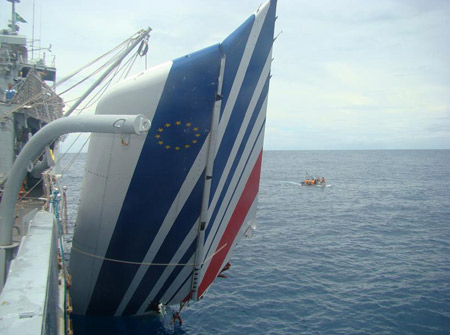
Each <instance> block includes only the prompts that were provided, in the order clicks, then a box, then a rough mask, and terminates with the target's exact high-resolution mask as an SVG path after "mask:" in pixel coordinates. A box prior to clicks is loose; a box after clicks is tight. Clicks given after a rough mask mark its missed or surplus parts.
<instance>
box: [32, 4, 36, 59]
mask: <svg viewBox="0 0 450 335" xmlns="http://www.w3.org/2000/svg"><path fill="white" fill-rule="evenodd" d="M35 11H36V1H35V0H33V28H32V30H31V59H32V60H33V59H34V13H35Z"/></svg>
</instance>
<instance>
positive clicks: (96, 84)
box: [64, 27, 152, 117]
mask: <svg viewBox="0 0 450 335" xmlns="http://www.w3.org/2000/svg"><path fill="white" fill-rule="evenodd" d="M150 31H152V28H150V27H148V28H147V29H145V30H142V31H141V32H140V35H139V36H138V37H137V38H136V40H135V41H134V42H133V43H132V44H131V45H130V46H129V47H128V48H127V49H125V50H124V51H123V52H122V54H120V56H119V57H118V59H117V60H116V61H115V62H114V63H113V64H112V65H111V66H110V67H109V68H108V69H107V70H106V71H105V72H104V73H103V74H102V75H101V76H100V77H99V78H98V79H97V80H96V81H95V82H94V83H93V84H92V85H91V87H89V89H88V90H87V91H86V92H84V94H83V95H82V96H81V97H80V98H79V99H78V100H77V101H76V102H75V103H74V104H73V105H72V107H70V108H69V110H68V111H67V112H66V113H64V116H65V117H66V116H69V115H70V114H72V112H73V111H74V110H75V109H76V108H77V107H78V106H79V105H80V104H81V103H82V102H83V100H84V99H86V97H87V96H88V95H89V94H91V92H92V91H93V90H94V89H95V88H96V87H97V86H98V85H100V84H101V82H102V81H103V79H105V78H106V77H107V76H108V75H109V74H110V73H111V72H112V71H113V70H114V69H115V68H116V67H117V66H118V65H119V64H120V63H121V62H122V60H123V59H124V58H125V57H126V56H127V55H128V54H129V53H130V52H131V50H133V49H134V48H135V47H136V46H137V45H138V44H139V42H141V41H142V40H143V39H144V38H145V37H147V36H148V35H149V34H150Z"/></svg>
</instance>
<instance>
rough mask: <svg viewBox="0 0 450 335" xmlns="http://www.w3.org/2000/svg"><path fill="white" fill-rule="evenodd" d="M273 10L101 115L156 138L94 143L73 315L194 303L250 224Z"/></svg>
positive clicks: (77, 240)
mask: <svg viewBox="0 0 450 335" xmlns="http://www.w3.org/2000/svg"><path fill="white" fill-rule="evenodd" d="M275 6H276V1H275V0H271V1H269V2H267V3H266V4H265V5H263V6H261V8H260V9H259V10H258V12H257V13H255V14H254V15H253V16H251V17H250V18H249V19H248V20H246V21H245V22H244V23H243V24H242V25H241V26H240V27H239V28H238V29H237V30H236V31H235V32H234V33H232V34H231V35H230V36H229V37H228V38H226V39H225V40H224V41H223V42H222V43H221V44H217V45H214V46H212V47H209V48H206V49H203V50H201V51H198V52H196V53H193V54H190V55H187V56H185V57H182V58H179V59H176V60H174V61H173V62H169V63H166V64H163V65H162V66H160V67H157V68H154V69H151V70H149V71H147V72H144V73H142V74H140V75H138V76H136V77H134V78H131V79H129V80H127V81H125V82H123V83H121V84H119V85H118V86H117V87H115V88H114V89H113V91H112V92H111V93H110V94H109V95H108V96H106V97H104V98H103V100H102V101H101V102H100V103H99V105H98V107H97V113H98V114H112V113H117V114H123V113H124V111H126V112H129V113H132V114H138V113H139V114H144V115H146V116H147V117H148V118H149V119H150V120H151V121H152V126H151V129H150V131H149V132H148V134H146V135H145V136H142V137H139V136H131V137H130V138H127V139H126V140H125V139H124V138H121V136H120V135H103V134H102V135H93V137H92V140H91V143H90V147H89V154H88V160H87V166H86V173H85V178H84V182H83V183H84V185H83V191H82V196H81V198H82V200H81V203H80V207H79V214H78V218H77V223H76V231H75V234H74V239H73V249H72V254H71V261H70V272H71V274H72V277H73V287H72V288H71V291H72V293H71V296H72V298H73V304H74V313H76V314H87V315H117V316H120V315H140V314H145V313H147V312H149V311H150V310H151V308H152V306H153V305H155V304H157V303H164V304H176V303H180V302H182V301H186V300H187V299H198V298H200V297H201V296H202V295H204V294H205V292H206V290H207V289H208V287H209V286H210V285H211V284H212V282H213V281H214V279H215V278H216V277H217V275H218V274H219V272H220V270H221V269H222V267H223V266H224V265H225V264H226V263H227V262H228V261H229V259H230V257H231V253H232V250H233V248H234V246H235V245H236V243H237V242H238V241H239V239H240V237H241V236H242V234H243V233H244V232H245V231H246V228H247V227H248V226H249V225H250V224H251V223H253V221H254V219H255V208H256V201H257V193H258V187H259V176H260V169H261V160H262V146H263V141H264V126H265V117H266V109H267V96H268V90H269V81H270V65H271V60H272V56H271V54H272V44H273V30H274V23H275ZM220 85H222V87H221V88H220ZM219 100H221V101H220V103H217V101H219ZM217 106H219V108H220V112H219V119H218V121H217V133H216V137H214V138H215V139H216V141H215V142H214V141H211V127H212V122H213V118H212V115H213V112H214V109H215V108H217ZM217 110H218V111H219V109H218V108H217ZM211 145H212V146H211ZM210 146H211V147H210ZM208 155H213V157H212V158H211V156H208ZM208 157H209V158H210V160H209V161H210V163H208V164H211V171H212V176H206V172H205V171H206V165H207V162H208ZM206 178H208V180H210V184H211V186H210V187H206V188H205V180H206ZM204 192H208V193H204ZM204 194H206V203H205V196H204ZM208 195H209V196H208ZM202 204H203V208H206V210H207V215H205V217H206V224H202V223H201V222H200V221H201V220H200V213H201V211H202ZM205 205H206V207H205ZM202 230H203V231H204V240H203V238H200V237H201V236H202V235H201V234H200V231H202ZM200 249H202V253H201V254H198V253H199V252H200V251H199V250H200ZM196 255H197V259H198V257H199V255H201V261H202V262H201V264H200V271H198V272H196V274H197V275H198V276H199V278H198V282H197V281H196V279H194V278H193V271H194V263H195V259H196ZM194 288H195V290H194ZM194 292H195V296H194V295H193V293H194Z"/></svg>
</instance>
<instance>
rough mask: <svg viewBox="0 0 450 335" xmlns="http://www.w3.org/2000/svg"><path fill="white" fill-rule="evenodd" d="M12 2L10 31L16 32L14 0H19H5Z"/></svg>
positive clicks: (16, 0)
mask: <svg viewBox="0 0 450 335" xmlns="http://www.w3.org/2000/svg"><path fill="white" fill-rule="evenodd" d="M7 1H9V2H11V3H12V6H11V8H12V10H11V32H12V33H13V34H15V33H17V30H16V2H17V3H18V2H20V0H7Z"/></svg>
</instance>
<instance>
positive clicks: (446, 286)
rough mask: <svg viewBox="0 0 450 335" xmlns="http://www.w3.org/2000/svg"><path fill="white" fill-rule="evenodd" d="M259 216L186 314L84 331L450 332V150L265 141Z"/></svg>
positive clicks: (78, 167)
mask: <svg viewBox="0 0 450 335" xmlns="http://www.w3.org/2000/svg"><path fill="white" fill-rule="evenodd" d="M73 158H74V156H73V155H68V156H66V157H65V158H64V162H63V164H64V163H67V162H68V161H70V160H72V159H73ZM84 159H85V155H81V156H79V157H78V158H77V159H76V160H75V163H74V164H73V166H72V168H71V169H70V170H69V171H68V172H67V173H66V174H65V177H64V179H63V180H64V182H65V183H66V184H67V186H69V190H68V196H69V198H70V199H71V204H70V207H69V210H70V213H71V214H72V217H74V216H75V214H76V206H77V204H78V196H79V191H80V183H81V178H82V174H83V163H84ZM306 173H309V174H310V175H313V176H320V177H322V176H324V177H325V178H326V180H327V184H328V185H327V187H304V186H301V185H300V180H301V179H303V178H304V177H305V174H306ZM257 221H258V226H257V229H256V231H255V232H254V234H253V237H252V238H250V239H244V240H242V241H241V243H240V245H238V247H237V248H236V250H235V252H234V256H233V258H232V267H231V269H230V270H229V271H228V272H227V276H228V278H218V279H217V280H216V282H215V283H214V284H213V285H212V287H211V288H210V290H209V291H208V293H207V295H206V297H205V298H204V299H203V300H201V301H199V302H196V303H192V304H191V305H190V306H188V307H187V308H185V309H183V311H182V313H181V316H182V318H183V324H182V325H181V326H180V325H179V324H171V322H170V319H171V315H172V313H173V312H174V311H175V310H177V309H176V308H175V307H168V308H167V309H166V313H167V314H166V315H165V316H159V317H145V318H125V319H120V320H118V319H111V318H104V319H95V320H91V319H88V320H84V321H83V322H79V321H78V322H77V320H75V334H101V333H104V334H205V335H209V334H214V335H219V334H346V335H348V334H418V335H419V334H450V150H417V151H416V150H405V151H403V150H395V151H265V152H264V154H263V165H262V176H261V184H260V193H259V205H258V213H257Z"/></svg>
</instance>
